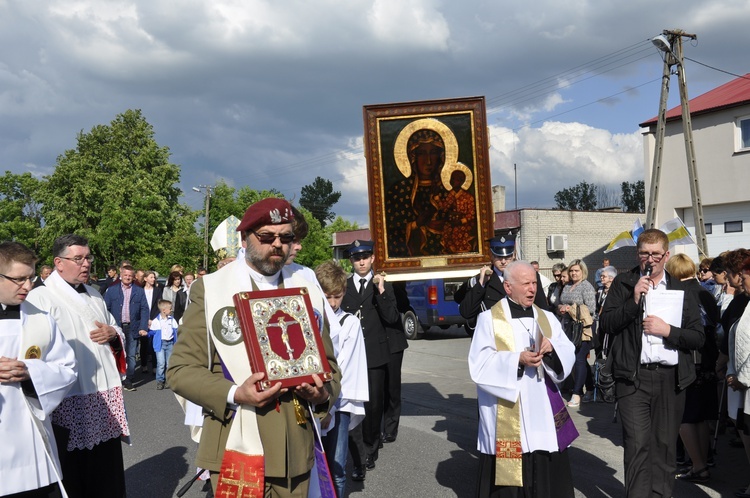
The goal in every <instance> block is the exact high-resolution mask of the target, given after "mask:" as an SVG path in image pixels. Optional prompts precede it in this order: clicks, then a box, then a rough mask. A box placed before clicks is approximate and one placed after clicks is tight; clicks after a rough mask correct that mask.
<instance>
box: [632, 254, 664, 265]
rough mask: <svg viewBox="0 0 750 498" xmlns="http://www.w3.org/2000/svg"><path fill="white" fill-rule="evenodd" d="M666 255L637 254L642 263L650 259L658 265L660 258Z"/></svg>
mask: <svg viewBox="0 0 750 498" xmlns="http://www.w3.org/2000/svg"><path fill="white" fill-rule="evenodd" d="M665 254H666V253H664V252H639V253H638V257H639V258H641V259H642V260H643V261H646V260H647V259H648V258H651V259H652V260H653V261H654V263H658V262H659V261H661V258H663V257H664V255H665Z"/></svg>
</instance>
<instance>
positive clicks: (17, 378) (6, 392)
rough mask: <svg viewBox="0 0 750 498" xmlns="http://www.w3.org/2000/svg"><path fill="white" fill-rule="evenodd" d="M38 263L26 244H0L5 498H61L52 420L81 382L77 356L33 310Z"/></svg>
mask: <svg viewBox="0 0 750 498" xmlns="http://www.w3.org/2000/svg"><path fill="white" fill-rule="evenodd" d="M35 263H36V256H35V255H34V252H33V251H31V249H29V248H27V247H26V246H24V245H23V244H19V243H18V242H3V243H0V449H1V451H0V496H13V497H19V498H20V497H23V498H26V497H29V498H32V497H33V498H48V497H53V496H55V497H57V496H60V490H59V489H58V486H59V485H58V482H59V481H60V479H61V471H60V462H59V458H58V454H57V448H56V447H55V437H54V435H53V432H52V424H51V423H50V414H51V413H52V411H53V410H54V409H55V408H57V406H58V405H59V404H60V402H62V400H63V398H64V397H65V394H66V393H67V392H68V390H69V389H70V387H71V386H72V385H73V383H74V382H75V381H76V370H75V354H74V353H73V349H72V348H71V347H70V346H69V345H68V343H67V342H66V341H65V338H64V337H63V335H62V333H61V332H60V330H59V329H58V328H57V324H56V323H55V321H54V320H53V319H52V317H51V316H50V315H48V314H47V313H45V312H43V311H41V310H40V309H38V308H36V307H35V306H33V305H31V304H30V303H27V302H26V296H27V295H28V293H29V291H31V289H32V287H33V278H34V265H35ZM62 496H66V495H65V494H64V492H63V493H62Z"/></svg>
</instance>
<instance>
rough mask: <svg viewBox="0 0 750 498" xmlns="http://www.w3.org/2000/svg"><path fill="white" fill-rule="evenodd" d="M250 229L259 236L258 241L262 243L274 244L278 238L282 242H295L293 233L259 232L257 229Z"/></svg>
mask: <svg viewBox="0 0 750 498" xmlns="http://www.w3.org/2000/svg"><path fill="white" fill-rule="evenodd" d="M250 231H251V232H252V233H253V235H255V236H256V237H257V238H258V241H259V242H260V243H261V244H273V243H274V241H275V240H276V239H277V238H278V239H279V241H280V242H281V243H282V244H291V243H292V242H294V234H293V233H268V232H263V233H258V232H256V231H255V230H250Z"/></svg>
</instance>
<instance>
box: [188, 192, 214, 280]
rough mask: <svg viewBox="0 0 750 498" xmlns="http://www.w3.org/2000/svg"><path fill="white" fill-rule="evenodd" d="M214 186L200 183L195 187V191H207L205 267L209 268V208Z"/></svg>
mask: <svg viewBox="0 0 750 498" xmlns="http://www.w3.org/2000/svg"><path fill="white" fill-rule="evenodd" d="M212 188H213V186H211V185H199V186H197V187H193V190H194V191H195V192H202V191H203V190H205V191H206V215H205V218H204V221H203V244H204V245H203V268H205V269H207V270H208V220H209V218H208V210H209V207H210V206H211V189H212Z"/></svg>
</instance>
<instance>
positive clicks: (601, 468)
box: [124, 328, 750, 498]
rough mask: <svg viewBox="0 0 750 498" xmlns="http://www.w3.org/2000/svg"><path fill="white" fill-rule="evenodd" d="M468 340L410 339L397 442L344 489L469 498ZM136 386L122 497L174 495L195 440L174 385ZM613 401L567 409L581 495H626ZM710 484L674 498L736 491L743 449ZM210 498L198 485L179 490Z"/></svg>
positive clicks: (471, 415)
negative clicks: (574, 430) (163, 387)
mask: <svg viewBox="0 0 750 498" xmlns="http://www.w3.org/2000/svg"><path fill="white" fill-rule="evenodd" d="M468 349H469V339H468V338H467V337H466V335H465V334H464V333H463V331H462V330H460V329H455V328H454V329H450V330H449V331H434V332H428V333H427V334H426V335H425V337H424V339H423V340H419V341H412V342H410V348H409V349H408V350H407V352H406V356H405V359H404V367H403V384H404V385H403V391H404V392H403V413H402V419H401V428H400V430H399V436H398V440H397V441H396V442H395V443H392V444H387V445H385V447H384V448H383V450H381V455H380V459H379V460H378V462H377V467H376V469H374V470H373V471H371V472H369V473H368V474H367V479H366V480H365V481H364V482H363V483H352V482H350V486H349V494H350V495H351V496H357V497H362V498H367V497H384V496H388V497H456V496H457V497H467V498H468V497H471V496H474V483H475V474H476V461H477V459H476V450H475V448H476V440H475V437H476V420H477V408H476V389H475V386H474V384H473V383H472V382H471V380H470V379H469V374H468V367H467V364H466V355H467V353H468ZM143 377H144V380H143V382H142V383H141V384H140V385H139V387H138V391H136V392H133V393H126V394H125V397H126V407H127V410H128V416H129V419H130V422H131V426H132V432H133V439H134V444H133V446H132V447H125V448H124V455H125V464H126V479H127V483H128V496H129V497H132V498H140V497H143V498H152V497H157V498H158V497H168V496H174V493H175V490H177V489H178V488H179V487H180V486H181V485H182V484H183V483H185V482H186V481H187V479H188V476H189V475H191V474H192V473H193V472H194V466H193V460H194V457H195V449H196V446H197V445H196V444H195V443H193V442H192V441H191V440H190V439H189V436H188V434H187V430H186V428H185V427H184V426H183V425H182V414H181V411H180V408H179V406H178V405H177V403H176V402H175V399H174V396H173V395H172V394H171V392H170V391H167V390H165V391H156V390H155V389H156V383H155V382H154V380H153V377H152V376H143ZM612 415H613V405H610V404H605V403H587V404H582V405H581V408H580V409H579V410H577V411H575V412H573V413H572V416H573V419H574V421H575V423H576V426H577V427H578V430H579V432H580V433H581V437H580V438H579V439H578V440H576V442H575V443H574V444H573V447H572V448H571V449H570V450H569V451H570V452H571V453H570V456H571V462H572V465H573V474H574V484H575V487H576V496H577V497H587V498H600V497H601V498H603V497H619V496H623V485H622V478H623V470H622V447H621V446H620V445H621V437H620V425H619V423H613V422H612ZM716 460H717V462H718V465H717V466H716V467H715V468H714V469H712V471H711V472H712V478H711V482H710V483H709V484H708V485H696V484H691V483H684V482H678V483H677V485H676V486H675V492H674V496H675V497H678V498H682V497H685V498H699V497H700V498H704V497H712V498H713V497H732V496H734V495H733V492H734V490H735V489H737V488H738V487H740V486H742V485H746V484H747V483H748V482H750V473H749V472H748V470H750V467H749V466H748V463H747V460H746V459H745V456H744V452H743V450H742V449H736V448H730V447H729V444H728V436H720V437H719V440H718V446H717V455H716ZM185 496H186V497H189V498H197V497H201V498H203V497H206V496H210V491H209V487H208V486H206V485H205V484H204V483H200V482H199V483H196V484H195V485H194V486H193V487H192V488H191V489H190V491H189V492H188V494H186V495H185Z"/></svg>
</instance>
